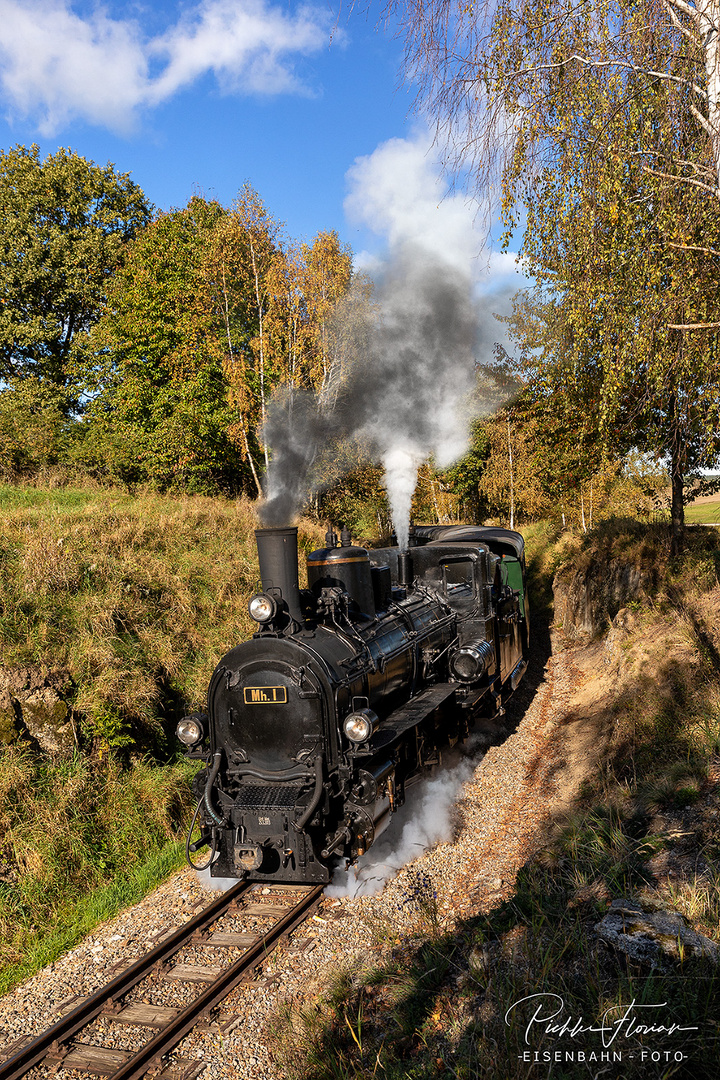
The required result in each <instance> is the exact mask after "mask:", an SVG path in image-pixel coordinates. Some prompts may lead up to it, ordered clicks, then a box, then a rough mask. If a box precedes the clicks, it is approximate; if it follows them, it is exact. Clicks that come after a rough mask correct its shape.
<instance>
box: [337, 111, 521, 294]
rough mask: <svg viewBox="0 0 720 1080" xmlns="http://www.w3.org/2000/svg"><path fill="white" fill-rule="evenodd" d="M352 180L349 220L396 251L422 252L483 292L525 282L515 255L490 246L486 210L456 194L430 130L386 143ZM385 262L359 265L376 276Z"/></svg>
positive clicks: (368, 257) (354, 168) (361, 258)
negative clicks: (443, 262) (455, 269)
mask: <svg viewBox="0 0 720 1080" xmlns="http://www.w3.org/2000/svg"><path fill="white" fill-rule="evenodd" d="M346 179H347V183H348V194H347V197H346V199H345V213H346V216H347V217H348V219H349V221H351V222H352V223H353V224H355V225H359V226H365V227H367V228H369V229H370V230H371V231H372V232H374V233H375V234H376V235H378V236H381V237H383V238H384V239H385V240H386V242H387V245H388V248H389V249H390V251H391V252H394V251H396V250H398V249H399V248H402V247H403V246H404V245H405V244H413V245H415V246H419V247H421V248H424V249H425V250H426V251H429V252H431V253H432V254H434V255H438V256H440V257H441V258H443V259H445V260H446V261H448V262H450V263H451V264H453V265H454V266H457V267H459V268H460V269H462V270H464V271H465V272H467V273H469V274H470V276H471V277H472V278H473V279H474V280H475V281H476V282H477V283H478V285H479V287H480V289H481V291H485V290H487V291H497V290H498V289H501V290H503V289H517V288H520V287H521V286H522V285H523V284H524V280H523V279H521V278H520V277H519V275H518V268H517V267H516V265H515V258H516V255H515V253H514V252H497V251H492V250H491V249H490V248H489V247H488V246H487V244H486V235H485V228H484V225H485V223H486V221H487V219H488V214H487V213H486V209H485V207H480V210H479V211H478V204H477V203H476V202H475V201H474V200H472V199H470V198H469V197H468V196H467V195H465V194H463V193H458V192H456V193H453V192H452V191H451V190H450V187H449V184H448V182H447V180H446V179H445V178H444V177H443V170H442V164H441V162H440V161H438V151H437V148H435V147H434V146H433V142H432V138H431V136H430V135H429V134H428V132H426V131H423V130H420V131H416V132H415V134H414V135H412V136H411V137H410V138H407V139H389V140H388V141H387V142H384V143H381V144H380V145H379V146H378V147H377V148H376V149H375V150H374V151H373V153H372V154H370V155H368V156H367V157H360V158H357V159H356V160H355V162H354V163H353V164H352V165H351V167H350V168H349V169H348V171H347V174H346ZM382 261H383V260H382V258H378V257H377V256H375V255H373V254H371V253H369V252H366V251H364V252H360V253H359V255H358V256H357V258H356V265H357V266H358V268H359V269H363V270H366V271H368V272H369V273H372V272H373V270H374V269H375V268H376V267H378V266H379V265H380V264H381V262H382Z"/></svg>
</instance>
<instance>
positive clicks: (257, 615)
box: [248, 593, 277, 623]
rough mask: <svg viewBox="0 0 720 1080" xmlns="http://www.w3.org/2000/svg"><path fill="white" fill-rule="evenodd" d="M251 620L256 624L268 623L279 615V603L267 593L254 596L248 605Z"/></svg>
mask: <svg viewBox="0 0 720 1080" xmlns="http://www.w3.org/2000/svg"><path fill="white" fill-rule="evenodd" d="M248 611H249V612H250V618H251V619H254V620H255V622H259V623H267V622H270V620H271V619H274V618H275V615H276V614H277V603H276V602H275V600H274V599H273V598H272V596H268V595H267V593H258V594H257V595H256V596H253V597H252V598H251V600H250V603H249V604H248Z"/></svg>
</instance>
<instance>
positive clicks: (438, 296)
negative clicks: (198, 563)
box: [261, 245, 496, 547]
mask: <svg viewBox="0 0 720 1080" xmlns="http://www.w3.org/2000/svg"><path fill="white" fill-rule="evenodd" d="M490 305H491V301H490V300H488V299H478V298H477V296H476V295H475V291H474V287H473V281H472V278H471V277H470V275H469V274H468V273H466V272H464V271H463V270H462V269H460V268H458V267H457V266H453V265H451V264H449V263H447V262H444V261H443V260H441V259H440V258H439V257H438V256H437V255H434V254H430V253H429V252H427V251H424V250H422V248H420V247H418V246H417V245H405V246H404V247H403V249H402V250H401V251H400V252H399V253H398V254H396V255H395V256H394V257H393V259H392V260H391V261H390V262H389V263H388V264H387V265H386V266H385V268H384V269H383V270H382V272H380V273H379V274H378V275H377V276H376V280H375V282H374V292H373V297H372V301H366V302H363V300H362V298H361V297H360V298H359V297H358V295H357V293H355V294H352V293H351V295H350V296H349V297H348V298H347V299H346V301H345V302H344V303H343V304H342V305H341V306H340V309H339V311H338V314H337V317H336V320H335V326H334V338H335V342H336V349H335V356H334V362H333V367H332V370H331V373H330V378H329V379H328V381H327V384H326V386H325V388H324V390H323V393H322V394H320V395H318V396H317V397H314V396H312V395H309V394H300V393H298V392H297V391H296V392H294V393H292V392H290V391H289V390H288V389H284V390H282V391H280V392H279V393H278V394H276V395H275V396H274V398H273V400H272V402H271V404H270V408H269V412H268V422H267V424H266V429H265V439H266V441H267V442H268V443H269V445H270V446H271V447H272V450H273V459H272V463H271V466H270V470H269V473H268V479H267V490H266V501H265V503H264V505H263V507H262V508H261V517H262V520H263V523H264V524H265V525H283V524H287V522H289V521H290V520H292V518H293V517H294V516H295V515H296V514H297V513H298V512H299V510H300V509H301V507H302V505H303V503H304V501H305V499H306V498H307V496H308V495H309V494H310V493H311V492H312V491H313V490H316V489H317V487H318V486H319V484H320V482H321V481H320V476H321V475H322V474H323V467H324V465H325V464H326V462H327V458H328V455H329V454H332V453H333V452H334V449H335V447H336V446H337V443H338V442H339V441H340V440H347V439H355V440H357V441H359V442H360V443H362V444H363V445H364V446H365V447H366V448H367V449H368V450H369V452H370V454H371V455H372V456H373V457H374V458H375V460H378V461H380V462H381V463H382V464H383V466H384V468H385V485H386V487H387V491H388V497H389V501H390V508H391V512H392V518H393V523H394V525H395V529H396V532H397V535H398V543H399V545H400V546H401V547H403V546H406V545H407V531H408V525H409V520H410V502H411V499H412V494H413V491H414V489H415V483H416V479H417V470H418V468H419V466H420V465H421V464H422V462H423V461H425V460H427V458H428V457H429V456H430V455H432V456H433V457H434V460H435V463H436V465H437V466H438V467H439V468H445V467H447V466H448V465H450V464H452V462H453V461H456V460H457V459H458V458H459V457H461V456H462V454H463V453H464V452H465V450H466V449H467V445H468V430H469V421H470V419H471V416H472V415H473V414H477V413H478V412H481V411H487V410H489V409H490V408H491V407H494V406H495V404H496V402H492V403H491V402H489V401H488V402H486V403H484V404H483V403H478V402H477V400H475V401H473V400H472V396H473V391H474V389H475V362H476V360H481V359H484V360H489V359H490V356H489V354H490V351H491V347H492V339H491V337H490V334H489V332H488V331H489V328H490V326H492V319H491V307H490Z"/></svg>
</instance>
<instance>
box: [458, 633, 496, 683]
mask: <svg viewBox="0 0 720 1080" xmlns="http://www.w3.org/2000/svg"><path fill="white" fill-rule="evenodd" d="M494 661H495V649H494V647H493V645H492V643H491V642H489V641H471V642H468V644H466V645H461V646H460V648H459V649H458V651H457V652H456V653H455V655H454V656H453V657H452V659H451V660H450V669H451V671H452V673H453V675H454V676H455V678H456V679H459V680H460V682H477V680H478V679H479V678H480V677H481V676H482V675H484V674H485V672H486V671H487V669H488V668H489V667H491V665H492V664H493V663H494Z"/></svg>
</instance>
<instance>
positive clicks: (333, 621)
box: [178, 525, 529, 882]
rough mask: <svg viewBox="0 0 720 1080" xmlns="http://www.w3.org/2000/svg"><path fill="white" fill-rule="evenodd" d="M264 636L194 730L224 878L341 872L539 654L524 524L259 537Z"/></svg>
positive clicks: (206, 813) (204, 803)
mask: <svg viewBox="0 0 720 1080" xmlns="http://www.w3.org/2000/svg"><path fill="white" fill-rule="evenodd" d="M255 535H256V538H257V545H258V554H259V559H260V575H261V581H262V591H261V592H259V593H257V594H256V595H255V596H253V597H252V599H251V600H250V603H249V610H250V614H251V616H252V617H253V619H254V620H255V621H256V623H257V624H258V630H257V632H256V634H255V635H254V637H253V638H252V639H251V640H250V641H246V642H243V643H242V644H240V645H237V646H235V648H233V649H231V650H230V652H229V653H227V655H226V656H224V657H223V658H222V660H221V661H220V663H219V664H218V666H217V668H216V669H215V672H214V673H213V676H212V679H211V681H210V687H209V690H208V705H207V714H196V715H193V716H189V717H186V718H185V719H184V720H182V721H181V722H180V724H179V725H178V736H179V738H180V739H181V740H182V741H183V742H184V743H185V744H186V746H187V747H188V756H190V757H192V758H197V759H200V760H202V761H203V762H204V763H205V768H203V769H202V770H201V771H200V772H199V773H198V775H197V777H196V780H195V789H196V795H197V797H198V811H197V814H196V818H197V820H198V821H199V823H200V829H201V836H200V839H199V840H197V841H195V842H194V843H190V838H188V859H189V860H190V859H191V853H192V852H196V851H199V850H201V849H203V848H205V849H207V862H206V865H210V868H211V870H210V872H211V874H212V875H213V876H215V877H236V878H247V879H249V880H252V881H266V882H273V881H275V882H278V881H280V882H327V881H329V880H330V876H331V873H332V867H333V864H334V862H336V861H337V860H338V859H339V858H344V859H345V860H348V861H349V862H353V861H354V860H355V859H357V857H358V856H360V855H362V854H363V853H364V852H365V851H367V849H368V848H369V847H370V846H371V844H372V843H373V842H374V840H375V839H376V838H377V837H378V835H379V834H380V833H381V832H382V830H383V828H384V827H385V825H386V823H387V822H388V821H389V819H390V817H391V815H392V814H393V812H394V811H396V810H397V809H398V807H399V806H400V805H401V804H402V803H403V801H404V799H405V792H406V789H407V787H408V785H409V784H410V783H411V782H412V781H413V780H415V779H417V778H419V777H420V776H422V775H423V774H424V772H425V771H426V770H428V769H429V768H430V767H432V766H433V765H436V764H438V763H439V762H440V759H441V755H442V752H443V750H444V749H445V748H447V747H451V746H453V745H454V744H455V743H457V742H458V741H461V740H464V739H465V738H466V737H467V736H468V734H469V732H470V731H471V729H472V728H473V726H474V724H475V723H476V721H477V720H478V718H480V717H493V716H497V715H498V714H499V713H500V712H501V711H502V708H503V703H504V701H505V700H506V698H507V697H508V696H509V695H510V694H511V693H512V691H513V690H514V689H515V688H516V686H517V685H518V683H519V681H520V679H521V678H522V675H523V673H524V671H525V668H526V666H527V660H526V653H527V645H528V633H529V618H528V608H527V599H526V594H525V560H524V544H523V539H522V537H521V536H520V535H519V533H516V532H513V531H510V530H508V529H495V528H481V527H476V526H459V525H455V526H416V527H415V528H414V530H412V535H411V546H410V547H409V548H408V549H407V550H403V551H401V550H399V549H398V548H397V547H390V548H383V549H379V550H366V549H365V548H363V547H357V546H354V545H353V544H352V541H351V538H350V536H349V534H348V533H347V532H346V531H345V530H343V533H342V537H341V541H340V543H339V544H338V541H337V537H336V535H335V533H333V532H332V530H330V531H329V532H328V535H327V537H326V546H325V547H324V548H321V549H320V550H318V551H314V552H312V554H310V555H309V556H308V560H307V572H308V585H309V588H308V589H307V590H302V591H301V590H300V588H299V584H298V549H297V529H295V528H274V529H258V530H257V531H256V534H255Z"/></svg>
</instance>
